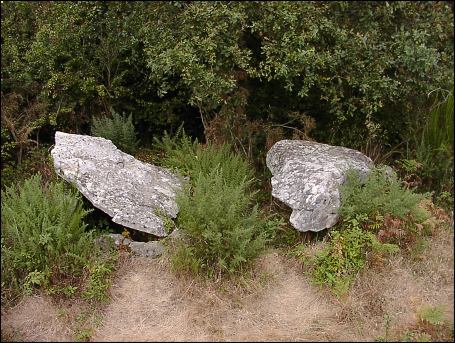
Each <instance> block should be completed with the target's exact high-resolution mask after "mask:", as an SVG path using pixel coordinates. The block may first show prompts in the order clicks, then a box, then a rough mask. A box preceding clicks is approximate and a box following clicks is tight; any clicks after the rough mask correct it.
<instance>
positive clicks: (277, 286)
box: [2, 229, 454, 341]
mask: <svg viewBox="0 0 455 343" xmlns="http://www.w3.org/2000/svg"><path fill="white" fill-rule="evenodd" d="M319 249H320V246H319V245H314V246H313V248H312V249H310V250H311V251H313V250H314V251H316V250H319ZM311 251H310V252H311ZM453 255H454V254H453V229H451V230H445V229H441V230H438V231H437V232H436V234H435V236H434V237H431V239H429V244H428V246H427V247H426V248H425V249H423V250H422V251H421V252H420V253H419V254H418V255H417V256H418V258H414V260H412V259H410V258H409V256H403V255H402V254H398V255H395V256H393V257H392V258H390V259H389V260H385V261H384V262H383V264H382V266H377V265H376V266H374V267H371V268H369V269H366V270H365V271H364V272H363V273H362V274H361V275H359V277H358V278H357V280H356V282H355V284H354V285H353V287H352V289H351V291H350V292H349V293H348V294H347V295H346V296H345V297H344V298H341V299H339V298H336V297H335V296H334V295H332V294H331V293H330V292H329V291H327V290H324V289H321V288H318V287H316V286H313V285H312V284H311V283H310V281H309V279H308V278H307V277H306V276H304V275H303V274H302V268H301V266H300V265H299V264H298V263H297V261H296V260H294V259H289V258H287V257H285V256H284V255H283V254H282V253H281V252H280V251H278V250H276V251H269V252H268V253H267V254H264V255H263V256H262V257H261V258H260V259H259V260H258V261H257V262H256V264H255V265H254V266H253V268H252V269H251V271H250V272H249V273H247V274H246V275H245V276H243V277H236V278H233V279H232V280H229V281H222V282H218V283H215V282H211V281H204V280H201V279H194V278H191V277H185V276H180V277H178V276H176V275H175V274H173V273H171V272H170V271H169V270H170V269H169V262H168V260H167V259H166V258H165V257H163V258H160V259H158V260H149V259H146V258H138V257H132V258H129V259H127V260H126V261H124V262H123V265H122V266H121V267H120V270H119V271H118V273H117V280H116V281H115V282H114V285H113V288H112V291H111V294H112V301H111V303H110V304H109V305H107V307H106V308H105V309H104V311H103V312H104V313H103V318H104V320H103V321H102V323H101V324H100V325H99V327H98V329H96V330H95V331H94V333H93V335H92V338H91V340H92V341H373V340H375V339H377V338H378V337H379V336H384V331H385V328H384V317H385V316H386V315H388V316H390V318H391V323H390V332H389V338H391V339H400V338H401V337H402V336H403V334H404V333H405V332H406V331H412V330H414V331H415V330H417V331H418V330H420V329H422V325H421V324H419V318H418V312H419V310H420V309H421V308H422V306H424V305H431V306H437V305H445V310H446V313H445V316H446V319H447V321H448V322H449V323H452V324H451V325H453V318H454V314H453V304H454V300H453V299H454V297H453V279H454V277H453V274H454V273H453V259H454V258H453ZM71 306H72V307H71ZM84 306H85V305H81V304H78V303H77V302H76V303H73V304H72V305H71V303H65V304H63V305H62V304H57V305H56V304H55V303H52V301H50V299H49V298H48V297H45V296H35V297H30V298H25V299H24V300H23V301H22V302H21V303H19V304H18V305H17V306H16V307H15V308H13V309H10V310H9V311H8V312H7V313H4V314H2V340H5V339H7V340H8V339H9V340H11V339H18V338H19V339H22V340H25V341H44V340H47V341H49V340H52V341H69V340H73V339H74V338H75V337H76V335H75V334H76V332H75V331H76V330H77V328H78V324H77V323H76V321H77V320H76V318H77V314H80V313H81V312H82V311H83V310H84V308H85V307H84ZM59 308H60V311H59ZM61 309H64V312H65V313H64V315H62V310H61ZM88 322H89V324H90V323H91V322H93V320H92V321H91V319H89V320H88ZM92 324H93V323H92ZM93 327H95V325H93ZM448 328H449V329H448ZM438 330H439V332H436V333H435V332H432V334H433V338H434V339H441V340H446V341H450V340H451V339H453V331H450V326H447V327H444V329H442V328H441V329H438ZM14 333H16V336H14ZM435 334H437V337H436V336H435Z"/></svg>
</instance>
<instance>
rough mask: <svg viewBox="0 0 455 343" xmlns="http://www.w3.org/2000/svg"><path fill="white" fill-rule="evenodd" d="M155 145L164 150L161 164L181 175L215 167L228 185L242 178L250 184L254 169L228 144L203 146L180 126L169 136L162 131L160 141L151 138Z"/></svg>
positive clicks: (194, 173)
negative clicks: (233, 151) (162, 134)
mask: <svg viewBox="0 0 455 343" xmlns="http://www.w3.org/2000/svg"><path fill="white" fill-rule="evenodd" d="M155 144H156V146H157V147H158V148H160V149H162V150H164V152H165V157H164V158H163V159H162V164H163V165H164V166H166V167H168V168H172V169H176V170H177V171H179V172H180V173H182V174H183V175H186V176H189V177H193V176H195V177H197V176H198V175H199V174H203V175H208V174H209V173H211V172H212V171H213V170H214V169H216V168H218V169H219V172H220V173H222V177H223V179H224V180H225V181H226V182H228V183H230V184H234V185H235V184H240V183H242V182H244V181H245V180H247V181H248V183H251V180H252V179H253V177H254V172H253V170H252V169H251V168H250V166H249V165H248V163H247V162H246V161H244V160H243V159H242V158H241V157H240V156H239V155H237V154H234V153H232V149H231V146H230V145H229V144H223V145H220V146H215V145H212V144H207V145H205V146H203V145H201V144H199V143H198V141H197V139H196V140H194V141H192V140H191V138H190V137H189V136H187V135H186V134H185V131H184V130H183V128H182V127H180V128H179V130H178V131H177V133H176V134H175V135H174V136H173V137H171V136H169V135H168V134H167V132H165V134H164V136H163V138H162V140H161V141H160V140H155Z"/></svg>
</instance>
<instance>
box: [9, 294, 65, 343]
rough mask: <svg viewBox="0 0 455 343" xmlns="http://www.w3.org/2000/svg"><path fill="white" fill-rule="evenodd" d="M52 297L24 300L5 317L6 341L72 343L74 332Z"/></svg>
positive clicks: (27, 298)
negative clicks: (70, 342) (60, 314)
mask: <svg viewBox="0 0 455 343" xmlns="http://www.w3.org/2000/svg"><path fill="white" fill-rule="evenodd" d="M65 321H66V320H65V318H62V317H61V316H59V310H58V307H57V306H56V305H55V304H54V303H53V302H52V299H51V298H50V297H49V296H45V295H35V296H32V297H25V298H23V299H22V300H21V301H20V302H19V303H18V304H17V305H16V306H14V307H13V308H11V309H9V310H8V311H7V312H6V313H2V324H1V328H2V341H4V340H6V341H24V342H45V341H47V342H49V341H51V342H52V341H54V342H69V341H72V340H73V332H72V330H71V328H70V327H69V326H68V325H66V324H67V323H66V322H65Z"/></svg>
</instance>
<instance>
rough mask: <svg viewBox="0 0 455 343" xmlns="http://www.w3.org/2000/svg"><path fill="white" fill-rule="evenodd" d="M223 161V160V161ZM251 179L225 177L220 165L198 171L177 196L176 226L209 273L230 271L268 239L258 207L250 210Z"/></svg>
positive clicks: (253, 255) (217, 273) (257, 251)
mask: <svg viewBox="0 0 455 343" xmlns="http://www.w3.org/2000/svg"><path fill="white" fill-rule="evenodd" d="M225 163H226V162H225ZM250 184H251V180H248V179H246V178H244V179H243V180H242V181H241V182H239V183H236V184H235V183H232V182H228V181H226V180H225V178H224V177H223V172H222V169H221V168H220V167H218V168H215V169H213V170H212V171H211V172H210V173H208V174H203V173H202V172H201V173H199V175H198V176H196V177H195V178H194V179H192V182H191V185H188V186H187V187H186V189H185V191H184V192H183V193H181V194H180V195H179V196H178V197H177V204H178V206H179V209H180V211H179V216H178V218H177V219H178V221H177V223H178V227H179V228H181V229H183V230H184V232H185V233H186V234H187V236H188V237H189V239H190V242H191V243H190V245H191V246H192V247H193V248H194V250H193V251H192V254H193V256H194V258H195V259H196V260H197V261H200V267H201V269H205V270H206V271H207V272H208V274H209V276H216V275H220V274H223V273H225V272H228V273H232V272H235V271H237V270H239V269H240V267H241V266H242V264H244V263H245V262H247V261H248V260H249V259H251V258H253V257H255V256H256V255H257V254H258V253H259V251H260V250H261V249H263V248H264V245H265V243H266V241H267V238H268V231H267V230H266V223H265V220H263V219H261V217H260V213H259V211H258V208H257V206H255V207H253V208H252V209H251V197H252V195H251V193H248V188H249V186H250Z"/></svg>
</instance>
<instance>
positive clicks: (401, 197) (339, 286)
mask: <svg viewBox="0 0 455 343" xmlns="http://www.w3.org/2000/svg"><path fill="white" fill-rule="evenodd" d="M340 194H341V206H340V208H339V213H340V216H341V220H340V221H339V223H338V224H337V225H336V227H335V228H334V230H332V231H331V232H330V239H329V242H328V244H327V245H326V246H325V248H324V249H323V250H322V251H320V252H318V253H317V254H316V255H315V256H314V257H311V258H308V256H307V254H306V253H305V245H299V246H297V247H296V248H294V252H293V254H295V255H297V256H298V257H300V258H301V259H302V261H303V262H305V264H307V265H309V266H310V274H311V275H312V277H313V279H314V281H315V282H316V283H317V284H323V285H328V286H330V287H332V288H333V290H334V291H335V292H336V293H337V294H343V293H346V292H347V291H348V290H349V286H350V284H351V282H352V281H353V280H354V277H355V275H356V273H358V272H359V271H361V270H362V269H363V268H364V266H365V264H366V263H367V262H371V260H372V258H373V257H374V256H375V255H383V254H386V253H393V252H397V251H398V250H399V248H400V247H403V248H411V246H412V244H413V243H415V241H416V240H418V239H419V238H420V237H422V236H423V235H425V234H427V233H430V232H431V228H430V227H429V225H428V222H427V220H428V219H429V218H430V216H431V215H430V212H429V211H428V210H426V209H425V208H423V206H422V201H424V199H425V197H424V196H423V195H422V194H416V193H415V192H413V191H412V190H409V189H406V188H404V187H403V186H402V184H401V183H400V180H399V179H398V178H397V176H396V175H395V174H394V173H388V172H387V169H385V168H384V167H377V168H375V169H373V170H372V171H371V172H370V174H369V175H368V176H367V177H366V179H365V180H363V181H361V180H360V178H359V176H358V175H357V174H356V173H355V172H349V173H348V174H347V180H346V182H345V183H344V184H343V185H342V186H341V187H340Z"/></svg>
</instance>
